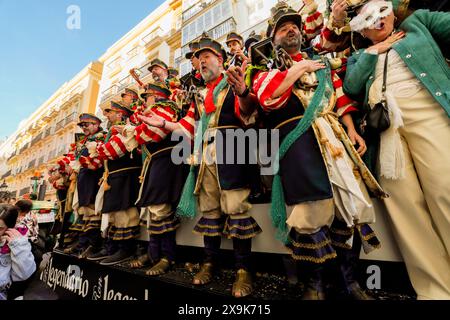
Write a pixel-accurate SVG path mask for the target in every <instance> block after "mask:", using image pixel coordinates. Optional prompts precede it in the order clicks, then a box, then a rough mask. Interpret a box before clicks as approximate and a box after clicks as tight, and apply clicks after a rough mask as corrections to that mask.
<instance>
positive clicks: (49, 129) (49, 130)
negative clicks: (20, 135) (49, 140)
mask: <svg viewBox="0 0 450 320" xmlns="http://www.w3.org/2000/svg"><path fill="white" fill-rule="evenodd" d="M51 132H52V127H48V128H47V129H45V136H46V137H48V136H49V135H50V134H51Z"/></svg>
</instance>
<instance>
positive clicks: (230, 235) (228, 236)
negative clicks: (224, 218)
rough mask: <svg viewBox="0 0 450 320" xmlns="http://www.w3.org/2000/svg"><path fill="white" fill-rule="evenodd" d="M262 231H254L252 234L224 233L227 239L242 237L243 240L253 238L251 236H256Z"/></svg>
mask: <svg viewBox="0 0 450 320" xmlns="http://www.w3.org/2000/svg"><path fill="white" fill-rule="evenodd" d="M260 233H261V231H259V232H254V233H252V234H247V235H245V236H241V235H240V234H224V235H225V236H226V237H227V239H233V238H236V239H241V240H247V239H251V238H254V237H256V236H257V235H258V234H260Z"/></svg>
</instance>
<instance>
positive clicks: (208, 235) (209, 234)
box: [192, 230, 223, 237]
mask: <svg viewBox="0 0 450 320" xmlns="http://www.w3.org/2000/svg"><path fill="white" fill-rule="evenodd" d="M192 232H193V233H195V234H198V235H201V236H207V237H219V236H220V237H221V236H222V235H223V233H222V232H215V233H207V232H200V231H197V230H192Z"/></svg>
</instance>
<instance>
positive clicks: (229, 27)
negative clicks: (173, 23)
mask: <svg viewBox="0 0 450 320" xmlns="http://www.w3.org/2000/svg"><path fill="white" fill-rule="evenodd" d="M231 31H236V21H235V20H234V18H229V19H227V20H225V21H224V22H222V23H221V24H219V25H217V26H215V27H214V28H212V29H210V30H208V31H207V32H206V33H207V34H208V35H209V36H210V37H211V38H212V39H214V40H217V39H220V38H222V37H223V36H225V35H227V34H228V33H230V32H231ZM199 38H200V37H197V38H195V39H194V40H192V41H195V40H198V39H199ZM188 52H189V44H187V45H185V46H184V47H182V48H181V58H182V59H183V58H184V56H185V55H186V53H188Z"/></svg>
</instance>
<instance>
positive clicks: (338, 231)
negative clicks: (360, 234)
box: [330, 228, 355, 236]
mask: <svg viewBox="0 0 450 320" xmlns="http://www.w3.org/2000/svg"><path fill="white" fill-rule="evenodd" d="M330 231H331V232H332V233H336V234H339V235H341V236H352V235H354V234H355V232H354V230H353V229H350V230H349V231H347V230H343V229H336V228H330Z"/></svg>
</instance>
